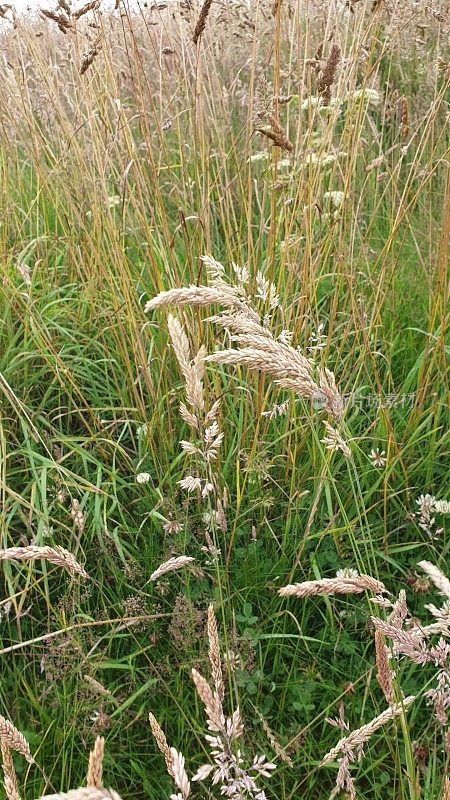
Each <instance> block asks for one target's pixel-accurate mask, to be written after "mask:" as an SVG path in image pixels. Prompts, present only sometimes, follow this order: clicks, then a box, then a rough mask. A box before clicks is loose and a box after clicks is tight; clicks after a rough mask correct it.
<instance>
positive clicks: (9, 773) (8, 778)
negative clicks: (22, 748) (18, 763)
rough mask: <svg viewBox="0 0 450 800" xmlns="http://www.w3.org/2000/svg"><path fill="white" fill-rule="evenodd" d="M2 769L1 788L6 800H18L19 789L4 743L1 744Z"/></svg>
mask: <svg viewBox="0 0 450 800" xmlns="http://www.w3.org/2000/svg"><path fill="white" fill-rule="evenodd" d="M1 751H2V767H3V776H4V780H3V786H4V788H5V794H6V797H7V800H20V794H19V787H18V786H17V776H16V771H15V769H14V764H13V760H12V756H11V750H10V748H9V747H8V745H7V744H5V742H3V741H2V742H1Z"/></svg>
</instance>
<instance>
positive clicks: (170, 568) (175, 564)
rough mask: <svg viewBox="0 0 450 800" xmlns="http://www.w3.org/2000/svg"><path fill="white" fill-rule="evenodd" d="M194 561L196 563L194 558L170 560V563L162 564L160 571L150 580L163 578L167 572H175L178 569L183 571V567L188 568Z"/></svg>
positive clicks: (186, 557)
mask: <svg viewBox="0 0 450 800" xmlns="http://www.w3.org/2000/svg"><path fill="white" fill-rule="evenodd" d="M192 561H195V559H194V558H192V556H176V557H174V558H169V560H168V561H165V562H164V564H161V565H160V566H159V567H158V569H155V571H154V572H152V574H151V575H150V580H151V581H156V580H158V578H161V576H162V575H166V573H167V572H175V571H176V570H178V569H183V567H187V566H188V564H190V563H191V562H192Z"/></svg>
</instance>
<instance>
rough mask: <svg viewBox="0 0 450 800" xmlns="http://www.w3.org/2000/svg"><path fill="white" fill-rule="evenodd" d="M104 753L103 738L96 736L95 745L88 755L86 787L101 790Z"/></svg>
mask: <svg viewBox="0 0 450 800" xmlns="http://www.w3.org/2000/svg"><path fill="white" fill-rule="evenodd" d="M104 752H105V740H104V738H103V736H97V738H96V740H95V744H94V747H93V749H92V750H91V752H90V753H89V766H88V773H87V778H86V785H87V786H90V787H94V788H95V789H101V787H102V786H103V756H104Z"/></svg>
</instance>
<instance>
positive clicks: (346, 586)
mask: <svg viewBox="0 0 450 800" xmlns="http://www.w3.org/2000/svg"><path fill="white" fill-rule="evenodd" d="M366 590H367V591H369V592H375V593H376V594H383V593H384V592H385V591H386V587H385V586H384V584H383V583H381V581H377V580H376V579H375V578H372V577H371V576H370V575H358V576H357V577H355V578H321V579H320V580H317V581H304V582H303V583H293V584H290V585H288V586H283V587H282V588H281V589H279V590H278V594H279V595H281V597H314V596H315V595H318V594H327V595H332V594H359V593H360V592H364V591H366Z"/></svg>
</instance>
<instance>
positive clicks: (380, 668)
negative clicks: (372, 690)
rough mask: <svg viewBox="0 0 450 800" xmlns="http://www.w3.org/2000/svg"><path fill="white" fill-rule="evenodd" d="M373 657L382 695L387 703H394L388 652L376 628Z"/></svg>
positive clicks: (380, 633) (382, 637)
mask: <svg viewBox="0 0 450 800" xmlns="http://www.w3.org/2000/svg"><path fill="white" fill-rule="evenodd" d="M375 655H376V665H377V680H378V683H379V684H380V687H381V689H382V691H383V694H384V696H385V698H386V700H387V702H388V703H389V705H390V706H391V705H393V704H394V702H395V692H394V686H393V674H392V670H391V667H390V664H389V651H388V649H387V647H386V642H385V640H384V636H383V634H382V632H381V631H380V630H378V628H377V629H376V630H375Z"/></svg>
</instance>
